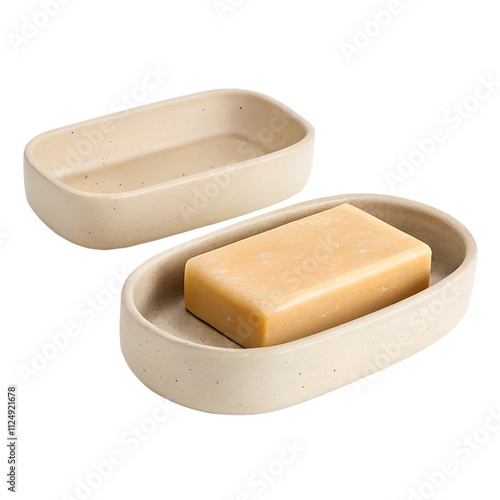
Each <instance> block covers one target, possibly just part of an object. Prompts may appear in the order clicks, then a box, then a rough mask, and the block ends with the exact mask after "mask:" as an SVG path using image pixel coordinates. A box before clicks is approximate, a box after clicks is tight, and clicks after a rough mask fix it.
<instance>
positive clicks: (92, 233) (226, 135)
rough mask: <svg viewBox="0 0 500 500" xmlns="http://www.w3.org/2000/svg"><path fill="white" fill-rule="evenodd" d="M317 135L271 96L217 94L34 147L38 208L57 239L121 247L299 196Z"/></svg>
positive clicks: (27, 164) (32, 190)
mask: <svg viewBox="0 0 500 500" xmlns="http://www.w3.org/2000/svg"><path fill="white" fill-rule="evenodd" d="M313 143H314V130H313V128H312V126H311V125H310V124H309V123H308V122H307V121H306V120H304V119H303V118H301V117H300V116H299V115H297V114H296V113H294V112H293V111H292V110H290V109H289V108H287V107H285V106H284V105H283V104H281V103H280V102H278V101H276V100H274V99H271V98H270V97H267V96H264V95H262V94H258V93H255V92H249V91H245V90H213V91H208V92H203V93H200V94H194V95H190V96H186V97H181V98H176V99H171V100H168V101H163V102H159V103H155V104H151V105H147V106H141V107H138V108H134V109H132V110H127V111H124V112H120V113H116V114H113V115H108V116H105V117H101V118H96V119H94V120H89V121H86V122H82V123H79V124H76V125H71V126H68V127H64V128H61V129H58V130H54V131H52V132H47V133H45V134H42V135H40V136H38V137H36V138H34V139H33V140H32V141H31V142H29V144H28V145H27V146H26V150H25V155H24V176H25V188H26V197H27V199H28V202H29V204H30V205H31V207H32V208H33V210H34V211H35V212H36V214H37V215H38V216H39V217H40V219H42V221H43V222H45V224H47V225H48V226H49V227H50V228H51V229H53V230H54V231H55V232H56V233H58V234H59V235H61V236H63V237H64V238H66V239H68V240H70V241H72V242H74V243H77V244H79V245H83V246H85V247H90V248H102V249H105V248H118V247H125V246H130V245H134V244H137V243H143V242H146V241H151V240H155V239H158V238H163V237H165V236H169V235H172V234H176V233H180V232H183V231H188V230H190V229H194V228H197V227H200V226H204V225H207V224H212V223H215V222H219V221H222V220H225V219H229V218H232V217H236V216H239V215H243V214H246V213H248V212H251V211H254V210H257V209H260V208H263V207H265V206H268V205H271V204H273V203H277V202H279V201H282V200H284V199H286V198H288V197H289V196H292V195H294V194H296V193H297V192H299V191H300V190H301V189H302V187H303V186H304V185H305V183H306V182H307V179H308V178H309V174H310V170H311V166H312V152H313Z"/></svg>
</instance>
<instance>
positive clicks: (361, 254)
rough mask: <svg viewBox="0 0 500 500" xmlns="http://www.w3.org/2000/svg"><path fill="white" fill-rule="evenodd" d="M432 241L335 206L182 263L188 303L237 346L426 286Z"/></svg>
mask: <svg viewBox="0 0 500 500" xmlns="http://www.w3.org/2000/svg"><path fill="white" fill-rule="evenodd" d="M430 272H431V249H430V248H429V246H428V245H426V244H425V243H422V242H421V241H420V240H417V239H416V238H414V237H413V236H410V235H409V234H407V233H404V232H403V231H400V230H399V229H396V228H395V227H393V226H391V225H389V224H386V223H385V222H384V221H381V220H380V219H378V218H377V217H373V215H370V214H368V213H366V212H365V211H364V210H360V209H359V208H357V207H353V206H352V205H349V204H348V203H344V204H343V205H339V206H337V207H334V208H331V209H329V210H325V211H323V212H320V213H319V214H314V215H311V216H309V217H304V218H302V219H299V220H296V221H293V222H290V223H288V224H285V225H283V226H280V227H277V228H275V229H272V230H271V231H265V232H263V233H260V234H256V235H255V236H252V237H250V238H245V239H243V240H240V241H236V242H235V243H232V244H231V245H227V246H225V247H222V248H218V249H217V250H213V251H211V252H207V253H204V254H202V255H198V256H197V257H193V258H192V259H189V260H188V261H187V263H186V272H185V274H184V300H185V304H186V308H187V309H188V311H190V312H192V313H193V314H194V315H196V316H197V317H198V318H200V319H202V320H203V321H205V322H206V323H208V324H209V325H211V326H213V327H214V328H216V329H217V330H219V331H220V332H221V333H223V334H225V335H227V336H228V337H229V338H230V339H232V340H234V341H235V342H237V343H238V344H240V345H242V346H244V347H269V346H272V345H278V344H284V343H285V342H291V341H292V340H297V339H300V338H302V337H306V336H307V335H312V334H314V333H318V332H321V331H323V330H326V329H327V328H333V327H334V326H338V325H341V324H342V323H347V322H348V321H352V320H353V319H356V318H359V317H361V316H364V315H365V314H369V313H371V312H374V311H377V310H378V309H382V308H383V307H386V306H389V305H391V304H394V303H395V302H398V301H399V300H403V299H406V298H407V297H410V296H411V295H414V294H416V293H418V292H421V291H422V290H424V289H426V288H427V287H428V286H429V280H430Z"/></svg>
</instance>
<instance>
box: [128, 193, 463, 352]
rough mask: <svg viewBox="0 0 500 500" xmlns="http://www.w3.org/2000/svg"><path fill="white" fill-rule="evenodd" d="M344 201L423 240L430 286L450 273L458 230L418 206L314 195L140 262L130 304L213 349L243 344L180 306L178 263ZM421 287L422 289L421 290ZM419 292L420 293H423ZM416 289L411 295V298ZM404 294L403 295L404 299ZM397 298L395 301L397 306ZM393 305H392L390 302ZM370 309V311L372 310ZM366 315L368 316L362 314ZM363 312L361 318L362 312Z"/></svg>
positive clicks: (458, 258) (456, 263) (459, 249)
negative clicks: (428, 251) (141, 267)
mask: <svg viewBox="0 0 500 500" xmlns="http://www.w3.org/2000/svg"><path fill="white" fill-rule="evenodd" d="M341 203H350V204H352V205H354V206H356V207H358V208H361V209H362V210H365V211H366V212H368V213H370V214H372V215H374V216H375V217H378V218H379V219H382V220H384V221H385V222H387V223H388V224H391V225H393V226H395V227H397V228H398V229H400V230H402V231H405V232H407V233H409V234H411V235H412V236H414V237H415V238H418V239H419V240H421V241H424V242H425V243H427V244H428V245H429V246H430V247H431V249H432V268H431V282H430V286H433V285H435V284H436V283H438V282H439V281H441V280H442V279H444V278H446V277H447V276H449V275H450V274H452V273H453V272H454V271H455V270H456V269H458V268H459V267H460V265H461V264H462V262H463V261H464V259H465V255H466V248H465V244H464V241H463V239H462V237H461V235H460V234H459V233H458V231H457V230H455V228H454V227H452V225H451V224H448V223H447V222H446V221H445V220H443V219H440V218H437V217H435V216H434V215H433V214H429V213H427V212H425V211H424V210H422V209H419V208H418V207H414V206H406V205H405V204H403V203H402V204H401V206H398V204H397V202H393V203H387V202H385V201H379V200H376V199H375V198H370V197H369V196H367V197H366V198H364V197H363V196H361V197H353V198H350V197H349V196H346V197H338V198H336V199H335V201H331V200H330V199H327V200H326V201H325V200H318V201H317V203H314V204H312V205H311V204H310V203H305V204H301V205H296V206H294V207H289V209H284V210H280V211H279V212H276V213H275V214H271V215H270V217H268V218H264V217H258V218H257V219H253V220H252V219H251V220H250V221H247V222H245V223H243V224H241V223H240V224H238V225H237V226H235V227H234V229H233V228H231V227H229V228H227V229H226V230H224V231H223V232H222V233H221V232H219V233H218V234H216V235H214V236H211V235H209V236H208V237H204V238H201V239H200V240H198V241H195V242H193V243H192V244H190V245H184V246H181V247H178V248H176V249H173V250H171V251H169V252H167V253H166V254H165V256H164V257H162V256H160V257H159V258H158V259H155V260H154V262H153V261H151V263H150V264H149V265H148V266H146V267H145V269H144V271H143V273H142V274H141V275H140V276H139V277H138V278H137V281H136V283H135V285H134V290H133V299H134V303H135V306H136V307H137V309H138V311H139V312H140V314H141V315H142V316H143V317H144V318H145V319H146V320H147V321H148V322H150V323H151V324H153V325H154V326H156V327H157V328H159V329H160V330H162V331H164V332H166V333H167V334H170V335H174V336H176V337H178V338H180V339H182V340H185V341H189V342H193V343H196V344H202V345H210V346H213V347H219V348H232V349H244V348H243V347H241V346H240V345H239V344H237V343H236V342H234V341H232V340H231V339H229V338H228V337H226V336H225V335H223V334H222V333H220V332H219V331H218V330H216V329H215V328H213V327H211V326H210V325H208V324H206V323H205V322H203V321H202V320H200V319H198V318H197V317H196V316H194V315H192V314H191V313H189V312H188V311H187V310H186V308H185V305H184V267H185V264H186V262H187V260H188V259H190V258H191V257H193V256H195V255H199V254H201V253H204V252H208V251H210V250H213V249H215V248H219V247H221V246H224V245H227V244H229V243H232V242H234V241H237V240H240V239H243V238H246V237H249V236H252V235H254V234H257V233H260V232H262V231H267V230H269V229H273V228H275V227H278V226H281V225H283V224H286V223H288V222H291V221H293V220H297V219H300V218H302V217H306V216H308V215H312V214H314V213H318V212H321V211H323V210H327V209H329V208H333V207H334V206H337V205H339V204H341ZM424 292H425V291H424ZM424 292H420V293H424ZM417 296H418V294H416V295H414V296H413V297H417ZM410 299H412V297H410V298H409V299H405V300H410ZM397 304H398V303H396V304H395V305H396V306H397ZM392 307H394V306H392ZM374 314H375V313H374ZM367 316H369V315H367ZM367 316H365V317H367Z"/></svg>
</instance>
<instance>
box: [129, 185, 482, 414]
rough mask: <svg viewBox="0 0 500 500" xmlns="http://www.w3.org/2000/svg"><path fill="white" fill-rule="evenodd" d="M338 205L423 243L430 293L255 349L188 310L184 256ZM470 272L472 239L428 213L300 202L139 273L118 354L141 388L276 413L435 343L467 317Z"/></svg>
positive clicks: (190, 403)
mask: <svg viewBox="0 0 500 500" xmlns="http://www.w3.org/2000/svg"><path fill="white" fill-rule="evenodd" d="M341 203H350V204H352V205H354V206H357V207H358V208H361V209H363V210H365V211H367V212H369V213H370V214H372V215H374V216H376V217H379V218H380V219H382V220H384V221H386V222H387V223H389V224H392V225H393V226H395V227H397V228H399V229H401V230H402V231H405V232H407V233H409V234H411V235H413V236H415V237H416V238H418V239H420V240H422V241H424V242H425V243H427V244H428V245H429V246H430V247H431V249H432V258H433V260H432V275H431V286H430V287H429V288H428V289H427V290H424V291H423V292H420V293H418V294H416V295H414V296H412V297H409V298H407V299H405V300H403V301H401V302H398V303H396V304H394V305H392V306H389V307H386V308H384V309H381V310H379V311H377V312H375V313H372V314H369V315H367V316H364V317H362V318H358V319H356V320H354V321H351V322H350V323H346V324H344V325H341V326H337V327H335V328H332V329H329V330H325V331H323V332H320V333H317V334H314V335H311V336H309V337H305V338H303V339H299V340H295V341H293V342H289V343H287V344H282V345H278V346H273V347H263V348H255V349H244V348H242V347H240V346H239V345H238V344H236V343H234V342H233V341H231V340H230V339H229V338H227V337H225V336H224V335H222V334H221V333H219V332H218V331H217V330H215V329H213V328H212V327H210V326H209V325H207V324H206V323H204V322H202V321H200V320H199V319H198V318H196V317H195V316H193V315H191V314H190V313H189V312H188V311H187V310H186V309H185V307H184V297H183V279H184V266H185V263H186V261H187V260H188V259H189V258H191V257H193V256H195V255H198V254H201V253H204V252H207V251H210V250H213V249H215V248H219V247H221V246H223V245H227V244H229V243H232V242H234V241H237V240H239V239H242V238H246V237H248V236H251V235H254V234H257V233H259V232H262V231H266V230H268V229H272V228H274V227H277V226H280V225H282V224H285V223H288V222H290V221H293V220H296V219H299V218H302V217H305V216H308V215H312V214H314V213H317V212H320V211H323V210H326V209H328V208H332V207H334V206H337V205H339V204H341ZM475 264H476V245H475V242H474V239H473V237H472V236H471V234H470V233H469V231H468V230H467V229H466V228H465V227H464V226H463V225H462V224H460V223H459V222H458V221H456V220H455V219H453V218H452V217H450V216H449V215H447V214H445V213H443V212H441V211H439V210H436V209H434V208H431V207H429V206H426V205H423V204H420V203H417V202H413V201H409V200H405V199H401V198H395V197H390V196H382V195H371V194H357V195H345V196H334V197H331V198H324V199H319V200H314V201H310V202H306V203H301V204H299V205H294V206H291V207H288V208H285V209H282V210H278V211H275V212H271V213H269V214H265V215H262V216H259V217H256V218H253V219H250V220H248V221H245V222H242V223H239V224H235V225H233V226H230V227H227V228H225V229H222V230H220V231H217V232H215V233H213V234H209V235H208V236H205V237H202V238H199V239H197V240H194V241H192V242H189V243H186V244H184V245H181V246H179V247H176V248H174V249H172V250H168V251H166V252H164V253H162V254H160V255H158V256H156V257H154V258H152V259H150V260H149V261H147V262H146V263H144V264H143V265H142V266H140V267H139V268H138V269H137V270H136V271H134V272H133V273H132V274H131V276H130V277H129V278H128V280H127V282H126V284H125V286H124V288H123V292H122V309H121V346H122V351H123V354H124V356H125V359H126V361H127V363H128V365H129V366H130V368H131V369H132V371H133V372H134V373H135V375H136V376H137V377H138V378H139V379H140V380H141V381H142V382H143V383H144V384H145V385H146V386H147V387H149V388H150V389H151V390H153V391H154V392H156V393H158V394H160V395H161V396H163V397H165V398H168V399H170V400H172V401H174V402H176V403H179V404H181V405H184V406H187V407H190V408H194V409H198V410H203V411H207V412H214V413H227V414H250V413H262V412H268V411H273V410H277V409H280V408H285V407H287V406H291V405H294V404H297V403H300V402H302V401H305V400H307V399H310V398H313V397H315V396H319V395H321V394H325V393H327V392H329V391H332V390H334V389H337V388H339V387H342V386H344V385H346V384H349V383H351V382H354V381H356V380H358V379H360V378H362V377H365V376H367V375H370V374H372V373H374V372H376V371H379V370H381V369H383V368H385V367H387V366H389V365H391V364H393V363H396V362H398V361H400V360H402V359H404V358H406V357H408V356H410V355H412V354H414V353H416V352H418V351H420V350H421V349H423V348H425V347H427V346H429V345H430V344H432V343H433V342H435V341H437V340H438V339H440V338H441V337H442V336H443V335H445V334H446V333H447V332H449V331H450V330H451V329H452V328H453V327H454V326H455V325H456V324H457V323H458V322H459V320H460V319H461V318H462V316H463V315H464V313H465V311H466V309H467V306H468V303H469V299H470V295H471V291H472V284H473V280H474V273H475Z"/></svg>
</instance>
